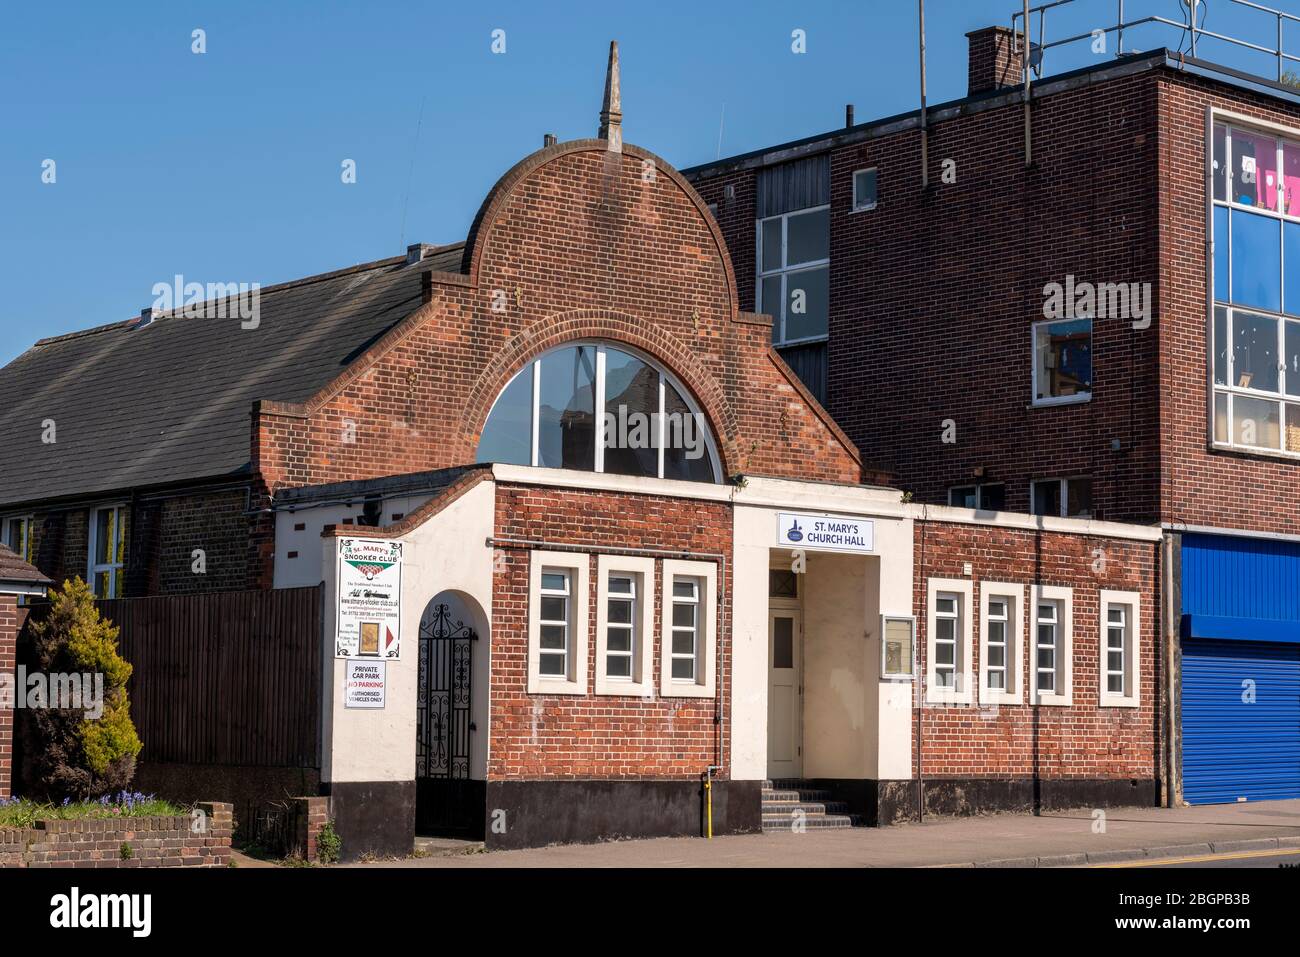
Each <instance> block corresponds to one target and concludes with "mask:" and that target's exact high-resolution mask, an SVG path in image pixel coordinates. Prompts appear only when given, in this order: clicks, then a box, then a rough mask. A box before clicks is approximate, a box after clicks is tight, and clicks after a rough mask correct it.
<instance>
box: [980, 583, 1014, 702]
mask: <svg viewBox="0 0 1300 957" xmlns="http://www.w3.org/2000/svg"><path fill="white" fill-rule="evenodd" d="M994 600H1000V601H1004V602H1006V603H1007V617H1006V652H1005V657H1004V662H1005V671H1004V674H1005V681H1006V687H1005V688H1004V689H1001V690H999V689H997V688H991V687H989V680H988V675H989V667H988V663H989V621H990V611H989V609H990V605H991V603H992V602H993V601H994ZM1024 658H1025V586H1024V585H1019V584H1015V583H1013V582H994V581H983V582H980V703H981V704H1024V703H1025V701H1024V690H1023V688H1024V680H1023V679H1024Z"/></svg>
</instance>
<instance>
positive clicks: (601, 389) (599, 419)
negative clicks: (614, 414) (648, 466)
mask: <svg viewBox="0 0 1300 957" xmlns="http://www.w3.org/2000/svg"><path fill="white" fill-rule="evenodd" d="M595 400H596V401H595V403H594V408H595V412H596V471H597V472H603V471H605V347H604V346H599V347H597V349H596V395H595Z"/></svg>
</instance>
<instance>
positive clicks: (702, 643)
mask: <svg viewBox="0 0 1300 957" xmlns="http://www.w3.org/2000/svg"><path fill="white" fill-rule="evenodd" d="M662 572H663V578H662V584H661V585H660V599H659V605H660V612H659V616H660V617H659V693H660V694H661V695H662V696H664V697H665V698H712V697H713V695H714V691H715V688H716V670H717V657H718V566H717V565H715V564H714V563H713V562H690V561H681V560H678V559H664V562H663V569H662ZM675 578H696V579H698V580H699V583H700V593H699V596H698V602H699V610H698V617H697V619H696V623H697V626H698V628H697V634H696V648H695V654H696V666H695V680H694V681H687V680H685V679H683V678H677V679H674V678H673V676H672V675H673V671H672V648H673V644H672V643H673V638H672V635H673V580H674V579H675Z"/></svg>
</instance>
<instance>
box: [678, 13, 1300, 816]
mask: <svg viewBox="0 0 1300 957" xmlns="http://www.w3.org/2000/svg"><path fill="white" fill-rule="evenodd" d="M1103 6H1104V5H1103ZM1175 35H1176V34H1175ZM1108 36H1109V40H1110V44H1111V45H1110V47H1109V49H1110V51H1111V53H1110V54H1108V55H1106V56H1100V55H1099V56H1098V57H1097V62H1096V64H1095V65H1093V66H1089V67H1086V68H1084V69H1079V70H1075V71H1073V72H1070V73H1064V74H1061V75H1050V74H1049V75H1047V76H1045V77H1043V78H1042V79H1037V78H1035V79H1034V82H1033V83H1032V84H1031V94H1030V102H1029V105H1028V106H1026V102H1025V93H1024V73H1023V71H1022V69H1021V57H1022V54H1023V51H1022V50H1021V48H1020V45H1019V42H1018V37H1017V36H1016V35H1014V34H1012V32H1011V31H1010V30H1008V29H1007V28H1004V27H993V28H989V29H986V30H980V31H976V32H974V33H972V34H970V35H969V41H970V63H969V95H968V96H967V97H965V98H964V99H961V100H958V101H955V102H949V103H942V104H938V105H931V106H930V107H929V109H928V111H927V116H926V125H925V134H924V135H925V137H926V139H927V154H926V155H927V156H928V168H927V169H926V170H925V177H926V180H925V181H923V174H922V166H921V155H922V152H921V151H922V126H921V116H920V113H919V111H918V112H913V113H909V114H905V115H902V116H894V117H886V118H881V119H873V120H870V121H868V122H865V123H858V124H856V125H851V126H848V127H846V128H845V129H842V130H838V131H833V132H829V133H826V134H822V135H817V136H811V137H808V138H807V139H804V140H800V141H797V142H793V143H786V144H781V145H778V146H773V147H771V148H769V149H764V150H760V151H756V152H753V153H748V154H745V155H742V156H736V157H732V158H728V159H724V160H721V161H719V162H716V163H710V164H707V165H705V166H701V167H697V168H694V169H689V170H686V171H685V174H686V176H687V178H688V179H689V180H690V181H691V182H692V184H693V185H694V186H695V187H696V189H698V190H699V192H700V194H701V195H702V196H703V197H704V198H705V199H706V200H707V201H708V202H709V204H710V207H711V208H712V209H714V210H715V214H716V216H717V219H718V221H719V223H720V224H721V226H722V229H723V232H724V234H725V235H726V238H727V244H728V248H729V250H730V252H731V256H732V260H733V263H734V268H735V270H736V274H737V277H738V285H739V291H740V302H741V305H742V306H743V307H745V308H752V309H754V310H755V311H759V312H769V313H773V314H774V316H775V318H776V323H775V325H774V339H775V342H776V344H777V346H778V351H780V352H781V353H782V354H783V355H785V356H786V357H787V359H788V360H789V361H790V363H791V365H792V366H793V367H794V368H795V369H796V370H797V371H798V372H799V373H800V374H801V375H802V376H803V377H804V379H805V381H806V382H807V383H808V385H809V387H810V388H811V389H812V391H813V392H814V393H815V394H816V395H818V396H819V397H820V398H821V399H822V401H823V402H824V404H825V406H826V408H827V409H829V411H830V412H831V414H832V416H833V417H834V419H835V421H836V422H837V423H839V425H840V426H841V427H842V428H843V429H844V430H845V432H846V433H847V434H848V436H849V437H850V438H851V439H852V440H853V441H854V443H856V444H857V446H858V447H859V448H861V449H864V450H869V457H870V458H871V460H872V462H873V463H875V464H876V465H877V466H878V467H880V468H882V469H884V470H886V471H888V472H890V473H891V474H892V475H893V478H894V481H895V482H896V483H897V484H898V485H899V486H900V487H901V488H903V489H906V490H908V491H909V492H911V493H912V494H913V495H914V497H915V500H916V501H919V502H929V503H943V504H953V505H965V506H969V507H975V508H980V509H983V510H986V511H988V512H996V513H1002V512H1019V513H1032V514H1036V515H1067V516H1069V515H1073V516H1080V517H1085V516H1090V517H1093V518H1101V519H1106V520H1111V521H1121V522H1131V523H1137V524H1142V525H1148V526H1150V527H1152V528H1160V529H1163V530H1164V531H1165V532H1166V539H1167V541H1166V546H1165V547H1166V550H1167V551H1166V561H1165V562H1164V564H1163V574H1164V580H1163V582H1162V585H1161V588H1160V589H1158V590H1157V591H1156V592H1153V593H1152V594H1153V596H1154V595H1157V594H1158V595H1159V596H1160V600H1161V602H1162V603H1163V606H1162V611H1161V619H1162V622H1163V625H1162V627H1163V637H1164V640H1165V646H1166V648H1167V649H1168V653H1169V657H1168V659H1167V660H1166V661H1165V662H1164V663H1163V668H1162V670H1163V673H1164V675H1165V680H1166V682H1167V684H1166V686H1165V688H1164V689H1163V693H1164V694H1165V695H1166V696H1167V697H1168V699H1169V701H1170V704H1171V707H1170V708H1169V709H1168V711H1167V712H1166V714H1165V720H1167V721H1168V722H1169V724H1168V726H1167V728H1166V734H1165V741H1166V745H1167V746H1168V749H1169V753H1168V761H1169V763H1170V765H1171V775H1170V786H1171V788H1172V789H1173V793H1172V794H1171V795H1170V798H1171V799H1172V800H1178V799H1180V798H1183V797H1185V798H1186V799H1187V800H1189V801H1193V802H1214V801H1235V800H1245V799H1250V800H1254V799H1259V798H1268V797H1296V796H1300V705H1297V704H1296V702H1297V701H1298V700H1300V698H1297V693H1300V588H1297V584H1296V583H1297V582H1300V499H1298V498H1297V496H1296V494H1295V489H1296V488H1297V485H1298V484H1300V402H1297V398H1298V397H1300V321H1297V316H1300V303H1298V302H1297V301H1296V297H1295V296H1292V295H1291V294H1290V293H1289V292H1288V293H1286V295H1287V297H1288V298H1286V299H1285V301H1284V292H1283V290H1284V288H1285V289H1287V290H1290V289H1294V288H1295V286H1293V285H1291V283H1292V282H1300V272H1292V267H1293V265H1294V264H1293V262H1292V260H1293V259H1295V260H1296V262H1300V258H1297V257H1300V220H1297V218H1296V217H1297V215H1298V214H1300V206H1297V205H1295V203H1294V202H1293V200H1294V198H1295V197H1300V177H1298V175H1297V170H1300V146H1298V145H1296V144H1298V143H1300V95H1298V94H1297V92H1296V89H1295V87H1294V86H1287V85H1284V84H1282V83H1279V82H1274V81H1271V80H1268V79H1263V78H1261V77H1258V76H1252V75H1248V74H1245V73H1242V72H1240V71H1237V70H1233V69H1230V68H1227V67H1223V66H1221V65H1217V64H1215V63H1212V62H1209V61H1207V60H1204V59H1197V58H1196V57H1194V56H1188V55H1186V53H1185V52H1184V53H1179V52H1176V51H1171V50H1166V49H1157V50H1152V51H1149V52H1143V53H1132V54H1122V55H1118V56H1116V54H1115V52H1114V51H1115V49H1116V48H1115V41H1116V36H1115V34H1114V32H1111V33H1109V35H1108ZM1121 36H1122V35H1121ZM1052 39H1054V38H1053V37H1052V36H1051V35H1050V33H1049V35H1048V36H1047V41H1049V42H1050V41H1051V40H1052ZM1183 40H1184V42H1186V40H1187V34H1186V33H1185V34H1184V36H1183ZM1050 57H1051V52H1050V51H1049V52H1048V59H1049V60H1050ZM1026 114H1028V124H1029V134H1028V135H1029V143H1028V147H1027V145H1026ZM1234 131H1235V133H1234ZM1027 149H1028V150H1029V152H1028V154H1027ZM1288 239H1290V242H1289V244H1288ZM800 297H801V298H802V302H797V301H796V299H797V298H800ZM799 306H802V311H800V309H799V308H798V307H799ZM783 322H784V325H783V324H782V323H783ZM1243 682H1254V683H1258V682H1263V683H1264V684H1267V685H1268V686H1269V688H1270V694H1269V695H1268V696H1267V699H1268V700H1267V701H1265V700H1264V699H1259V700H1258V701H1256V700H1252V701H1249V702H1247V701H1245V700H1242V698H1241V695H1240V692H1241V688H1242V687H1243ZM1259 704H1265V705H1266V706H1265V707H1257V705H1259ZM1274 729H1276V735H1274V733H1273V732H1274ZM1265 738H1266V739H1267V740H1268V742H1269V743H1268V744H1267V745H1264V744H1262V743H1261V741H1262V740H1264V739H1265Z"/></svg>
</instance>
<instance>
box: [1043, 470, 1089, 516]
mask: <svg viewBox="0 0 1300 957" xmlns="http://www.w3.org/2000/svg"><path fill="white" fill-rule="evenodd" d="M1084 481H1086V482H1087V483H1088V485H1089V489H1088V501H1089V502H1092V486H1093V484H1094V483H1093V481H1092V476H1091V475H1067V476H1065V477H1064V478H1045V479H1033V480H1032V481H1031V482H1030V483H1029V513H1030V514H1031V515H1038V514H1039V513H1038V512H1035V511H1034V498H1035V496H1034V490H1035V487H1036V486H1039V485H1047V484H1049V483H1051V482H1057V483H1059V493H1060V496H1059V497H1060V499H1061V510H1060V511H1059V512H1058V513H1057V514H1056V515H1054V516H1048V517H1049V518H1094V517H1096V513H1097V508H1096V506H1095V504H1094V505H1092V506H1091V507H1090V508H1089V510H1088V514H1087V515H1070V514H1069V510H1070V485H1069V483H1070V482H1084Z"/></svg>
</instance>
